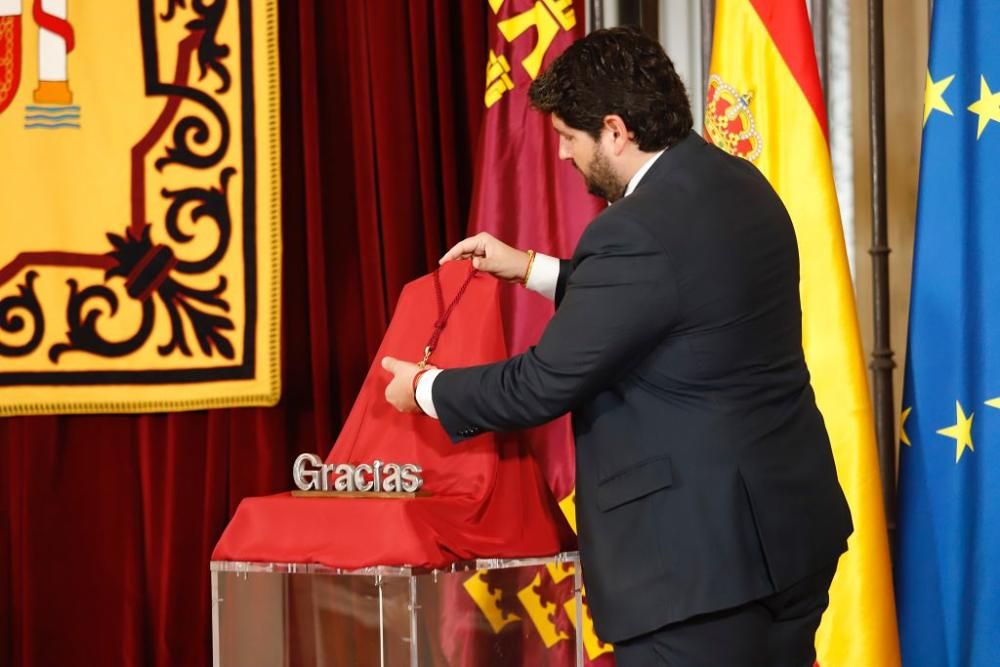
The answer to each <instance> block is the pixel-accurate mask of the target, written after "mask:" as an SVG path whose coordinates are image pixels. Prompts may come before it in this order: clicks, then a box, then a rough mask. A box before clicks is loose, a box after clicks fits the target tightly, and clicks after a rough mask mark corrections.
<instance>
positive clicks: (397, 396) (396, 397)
mask: <svg viewBox="0 0 1000 667" xmlns="http://www.w3.org/2000/svg"><path fill="white" fill-rule="evenodd" d="M382 368H384V369H385V370H387V371H389V372H390V373H392V375H393V378H392V380H390V381H389V386H388V387H386V388H385V400H387V401H389V403H390V405H392V407H394V408H396V409H397V410H399V411H400V412H411V413H412V412H420V411H421V410H420V406H418V405H417V397H416V396H415V395H414V391H413V378H414V376H415V375H416V374H417V373H418V372H419V371H420V368H419V367H418V366H417V365H416V364H411V363H410V362H408V361H400V360H399V359H393V358H392V357H383V358H382ZM428 368H430V366H428Z"/></svg>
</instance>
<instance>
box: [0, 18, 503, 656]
mask: <svg viewBox="0 0 1000 667" xmlns="http://www.w3.org/2000/svg"><path fill="white" fill-rule="evenodd" d="M280 5H281V75H282V98H281V103H282V123H283V125H282V143H283V149H282V153H283V164H282V174H283V181H284V185H283V189H284V196H283V199H284V202H283V203H284V228H283V242H284V284H283V325H284V326H283V329H284V333H283V348H284V361H283V364H284V366H283V368H284V380H283V386H284V392H283V396H282V400H281V403H280V404H279V405H278V406H277V407H275V408H272V409H231V410H216V411H207V412H194V413H179V414H170V415H143V416H65V417H27V418H10V419H4V420H0V664H2V665H30V666H32V667H42V666H46V667H47V666H50V665H60V666H72V665H86V666H88V667H89V666H92V665H102V666H105V665H112V666H113V665H129V666H131V665H157V666H159V665H163V666H167V665H170V666H175V665H184V666H185V667H187V666H197V665H207V664H210V663H211V650H210V648H211V639H210V633H211V615H210V614H211V610H210V605H209V603H210V589H209V570H208V558H209V554H210V553H211V550H212V546H213V545H214V543H215V541H216V539H217V538H218V536H219V534H220V533H221V531H222V529H223V527H224V526H225V525H226V522H227V521H228V519H229V517H230V516H231V515H232V512H233V511H234V510H235V508H236V505H237V504H238V503H239V501H240V499H242V498H243V497H245V496H249V495H261V494H267V493H274V492H277V491H281V490H284V489H287V488H289V486H290V470H291V462H292V460H293V459H294V458H295V456H296V455H298V453H300V452H302V451H307V450H308V451H315V452H317V453H319V454H320V455H324V456H325V454H326V452H327V450H328V449H329V447H330V444H331V442H332V440H333V438H334V437H335V436H336V433H337V430H338V428H339V426H340V423H341V420H342V418H343V417H344V416H345V415H346V414H347V411H348V410H349V409H350V406H351V403H352V401H353V399H354V396H355V395H356V393H357V390H358V388H359V387H360V384H361V381H362V379H363V377H364V374H365V372H366V370H367V368H368V366H369V364H370V363H371V361H372V355H374V353H375V350H376V348H377V346H378V343H379V341H380V340H381V337H382V332H383V331H384V329H385V326H386V323H387V321H388V318H389V316H390V314H391V311H392V308H393V306H394V304H395V301H396V298H397V295H398V294H399V291H400V289H401V287H402V286H403V284H404V283H406V282H407V281H409V280H411V279H413V278H415V277H417V276H419V275H422V274H424V273H426V272H427V271H428V270H430V269H432V268H433V267H434V266H436V259H437V257H439V256H440V254H441V253H442V252H443V251H444V249H445V248H446V247H447V246H448V245H449V244H451V243H454V242H455V241H457V240H458V239H459V238H460V237H461V236H462V234H463V233H464V230H465V227H466V222H467V220H466V217H467V215H468V210H469V199H470V193H471V181H472V173H471V165H472V164H473V151H474V146H475V135H476V134H477V132H478V128H479V121H480V118H481V113H482V107H483V103H482V95H483V80H484V79H483V77H484V72H485V63H486V54H487V46H486V12H487V11H488V8H487V3H486V2H483V1H482V0H479V1H475V2H465V1H463V2H452V1H450V0H433V1H431V0H428V1H426V2H423V1H421V2H412V3H411V2H406V1H405V0H396V1H393V2H377V3H367V2H347V1H346V0H338V1H336V2H330V1H329V0H299V1H298V2H294V1H292V2H284V1H282V2H281V3H280Z"/></svg>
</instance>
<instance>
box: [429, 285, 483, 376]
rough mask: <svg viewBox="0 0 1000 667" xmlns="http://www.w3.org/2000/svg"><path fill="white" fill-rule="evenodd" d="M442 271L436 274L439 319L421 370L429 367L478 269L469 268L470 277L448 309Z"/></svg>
mask: <svg viewBox="0 0 1000 667" xmlns="http://www.w3.org/2000/svg"><path fill="white" fill-rule="evenodd" d="M440 271H441V269H438V270H437V271H435V272H434V292H435V294H436V296H437V302H438V319H437V321H436V322H435V323H434V332H433V333H431V337H430V340H428V341H427V347H425V348H424V358H423V359H422V360H421V361H420V363H418V364H417V366H419V367H420V368H423V367H424V366H426V365H427V362H428V361H429V360H430V358H431V354H432V353H433V352H434V348H436V347H437V344H438V340H439V339H440V338H441V334H442V332H444V328H445V327H446V326H448V318H449V317H451V313H452V311H453V310H455V306H457V305H458V302H459V300H461V298H462V295H463V294H465V290H466V288H468V287H469V283H471V282H472V278H473V277H474V276H475V275H476V273H477V271H476V269H474V268H472V266H471V265H470V266H469V275H467V276H466V277H465V282H463V283H462V286H461V287H459V288H458V293H457V294H455V298H454V299H452V300H451V303H450V304H448V307H447V308H446V307H445V305H444V288H442V287H441V275H440Z"/></svg>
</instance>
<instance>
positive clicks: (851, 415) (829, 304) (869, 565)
mask: <svg viewBox="0 0 1000 667" xmlns="http://www.w3.org/2000/svg"><path fill="white" fill-rule="evenodd" d="M708 85H709V88H708V99H707V102H706V105H705V133H706V134H707V135H708V137H709V138H710V139H711V140H712V141H713V142H714V143H715V144H716V145H717V146H720V147H721V148H724V149H725V150H727V151H729V152H731V153H734V154H736V155H739V156H741V157H744V158H746V159H747V160H750V161H751V162H753V163H754V164H755V165H756V166H757V168H758V169H760V170H761V172H762V173H763V174H764V175H765V176H766V177H767V179H768V181H770V183H771V185H772V186H773V187H774V189H775V190H776V191H777V193H778V195H779V196H780V197H781V200H782V201H783V202H784V203H785V207H786V208H787V209H788V213H789V215H790V216H791V218H792V223H793V224H794V225H795V236H796V238H797V240H798V245H799V259H800V266H801V278H800V279H801V283H800V290H801V294H802V338H803V340H802V345H803V347H804V349H805V355H806V363H807V364H808V366H809V373H810V375H811V377H812V385H813V388H814V389H815V391H816V402H817V404H818V405H819V409H820V411H821V412H822V413H823V419H824V420H825V421H826V428H827V431H829V434H830V442H831V444H832V445H833V455H834V458H835V460H836V462H837V473H838V475H839V476H840V483H841V485H842V486H843V487H844V493H845V494H846V496H847V500H848V502H849V503H850V506H851V515H852V517H853V519H854V534H853V535H852V536H851V538H850V540H849V541H848V551H847V553H846V554H845V555H844V556H843V557H841V559H840V565H839V567H838V569H837V575H836V577H835V578H834V580H833V585H832V586H831V588H830V606H829V608H828V609H827V611H826V613H825V614H824V615H823V622H822V624H821V625H820V628H819V632H818V633H817V637H816V649H817V656H818V661H819V664H820V665H821V666H822V667H860V666H861V665H865V666H868V665H871V666H872V667H875V666H876V665H877V666H878V667H892V666H893V665H898V664H899V646H898V638H897V635H896V619H895V615H894V614H895V610H894V607H893V598H892V579H891V576H892V574H891V567H890V563H889V546H888V535H887V533H886V527H885V514H884V510H883V506H882V488H881V483H880V481H879V479H880V478H879V467H878V460H877V456H876V448H875V430H874V425H873V423H872V411H871V406H870V403H869V399H868V383H867V378H866V376H865V365H864V357H863V353H862V349H861V337H860V334H859V332H858V323H857V314H856V310H855V305H854V290H853V287H852V285H851V276H850V273H849V271H848V267H847V255H846V252H845V250H844V235H843V232H842V229H841V225H840V212H839V209H838V206H837V198H836V194H835V192H834V187H833V176H832V172H831V167H830V150H829V146H828V144H827V132H826V110H825V108H824V105H823V93H822V90H821V88H820V83H819V73H818V70H817V68H816V56H815V54H814V51H813V43H812V32H811V30H810V27H809V17H808V15H807V14H806V5H805V2H804V0H719V2H718V5H717V6H716V15H715V37H714V44H713V47H712V65H711V68H710V78H709V84H708Z"/></svg>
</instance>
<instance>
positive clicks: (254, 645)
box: [211, 552, 584, 667]
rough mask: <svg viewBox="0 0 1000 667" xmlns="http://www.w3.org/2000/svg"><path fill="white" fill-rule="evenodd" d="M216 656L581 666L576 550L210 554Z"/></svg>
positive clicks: (409, 665)
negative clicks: (291, 556) (384, 561)
mask: <svg viewBox="0 0 1000 667" xmlns="http://www.w3.org/2000/svg"><path fill="white" fill-rule="evenodd" d="M211 576H212V648H213V661H214V665H215V667H235V666H239V667H257V666H261V667H265V666H266V667H285V666H287V667H319V666H323V667H326V666H327V665H338V666H341V665H343V666H350V667H368V666H377V667H384V666H393V667H396V666H401V667H415V666H417V665H420V666H421V667H430V666H432V665H433V666H434V667H471V666H473V665H476V666H478V665H490V666H496V667H506V666H514V665H540V664H544V665H552V666H553V667H563V666H565V667H570V666H573V665H577V666H582V665H583V664H584V663H583V644H582V641H581V635H582V634H583V633H578V632H576V628H580V627H581V624H582V623H583V621H584V619H583V613H584V612H583V605H582V598H581V580H580V567H579V562H578V557H577V554H576V553H575V552H574V553H563V554H558V555H556V556H553V557H549V558H528V559H516V560H507V559H496V560H493V559H486V560H476V561H470V562H464V563H459V564H456V565H453V566H451V567H449V568H447V569H443V570H423V569H417V568H407V567H384V566H379V567H369V568H363V569H360V570H339V569H333V568H328V567H325V566H321V565H309V564H295V563H250V562H231V561H213V562H212V564H211Z"/></svg>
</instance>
